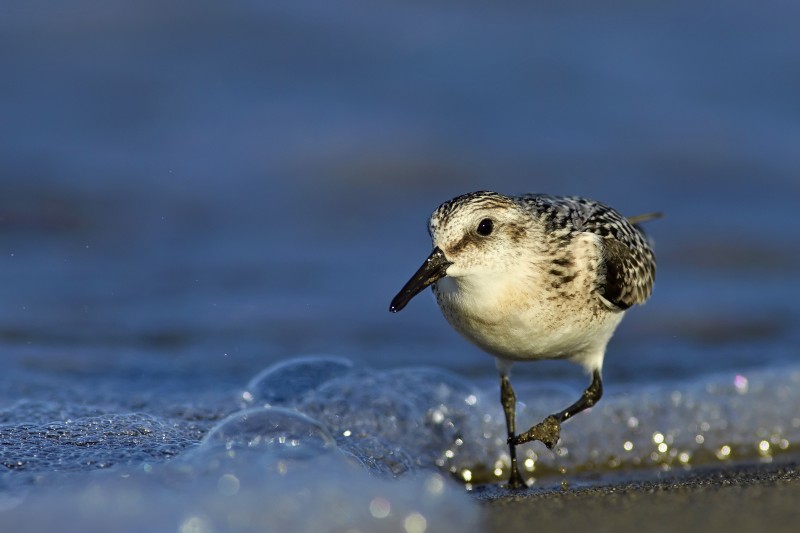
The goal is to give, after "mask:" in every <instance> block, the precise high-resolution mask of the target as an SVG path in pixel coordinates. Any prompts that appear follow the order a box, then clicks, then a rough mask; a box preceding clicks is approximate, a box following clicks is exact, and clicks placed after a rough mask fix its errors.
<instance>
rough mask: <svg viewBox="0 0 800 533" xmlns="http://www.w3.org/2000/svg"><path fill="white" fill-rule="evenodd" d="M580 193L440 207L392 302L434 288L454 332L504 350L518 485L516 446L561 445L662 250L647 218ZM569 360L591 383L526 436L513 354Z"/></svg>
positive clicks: (513, 480) (476, 196) (464, 198)
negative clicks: (424, 249) (646, 227)
mask: <svg viewBox="0 0 800 533" xmlns="http://www.w3.org/2000/svg"><path fill="white" fill-rule="evenodd" d="M659 216H660V214H658V213H652V214H647V215H640V216H637V217H630V218H625V217H624V216H622V215H620V214H619V213H618V212H617V211H615V210H614V209H612V208H611V207H608V206H607V205H604V204H601V203H600V202H596V201H594V200H587V199H585V198H579V197H576V196H568V197H564V196H549V195H544V194H530V195H523V196H504V195H502V194H497V193H494V192H487V191H479V192H473V193H469V194H464V195H461V196H458V197H456V198H453V199H452V200H449V201H447V202H445V203H443V204H442V205H440V206H439V207H438V208H437V209H436V211H434V212H433V215H431V218H430V221H429V222H428V231H429V233H430V235H431V239H432V241H433V252H431V254H430V256H429V257H428V259H426V260H425V262H424V263H423V265H422V266H421V267H420V268H419V270H418V271H417V272H416V274H414V276H413V277H412V278H411V279H410V280H409V281H408V283H406V284H405V286H404V287H403V288H402V289H401V290H400V292H399V293H398V294H397V296H395V297H394V299H393V300H392V303H391V306H390V307H389V310H390V311H392V312H394V313H396V312H398V311H400V310H402V309H403V308H404V307H405V306H406V304H407V303H408V302H409V301H410V300H411V299H412V298H413V297H414V296H415V295H417V294H418V293H419V292H421V291H422V290H423V289H425V287H427V286H429V285H433V293H434V295H435V296H436V301H437V303H438V304H439V307H440V308H441V310H442V313H443V314H444V316H445V318H446V319H447V321H448V322H449V323H450V325H451V326H453V328H455V330H456V331H458V332H459V333H460V334H461V335H463V336H464V337H466V339H467V340H469V341H471V342H473V343H474V344H476V345H477V346H479V347H480V348H482V349H483V350H485V351H486V352H488V353H489V354H491V355H493V356H494V357H495V358H496V363H497V368H498V370H499V372H500V400H501V402H502V404H503V412H504V414H505V418H506V427H507V428H508V446H509V452H510V456H511V464H510V476H509V481H508V485H509V487H511V488H519V487H522V486H524V485H525V483H524V481H523V479H522V476H521V475H520V473H519V470H518V468H517V458H516V446H518V445H520V444H522V443H525V442H530V441H536V440H538V441H541V442H542V443H544V444H545V446H547V447H548V448H550V449H552V448H553V447H554V446H555V445H556V443H557V442H558V440H559V438H560V434H561V423H562V422H564V421H566V420H568V419H570V418H572V417H573V416H575V415H576V414H578V413H580V412H581V411H583V410H585V409H587V408H589V407H591V406H593V405H594V404H595V403H597V401H598V400H599V399H600V397H601V395H602V394H603V380H602V376H601V370H602V366H603V357H604V355H605V351H606V345H607V344H608V341H609V339H610V338H611V335H612V334H613V333H614V330H615V329H616V327H617V325H618V324H619V322H620V320H622V316H623V315H624V314H625V310H626V309H628V308H629V307H631V306H632V305H634V304H641V303H644V302H645V300H647V298H648V297H649V296H650V293H651V291H652V289H653V282H654V280H655V272H656V262H655V256H654V255H653V251H652V249H651V248H650V245H649V244H648V242H647V238H646V237H645V235H644V233H643V232H642V230H641V229H640V228H639V226H638V223H640V222H644V221H646V220H650V219H652V218H657V217H659ZM539 359H565V360H568V361H572V362H574V363H577V364H579V365H581V366H583V367H584V368H585V369H586V371H587V372H588V373H589V374H590V375H591V384H590V385H589V387H588V388H587V389H586V390H585V391H584V392H583V394H582V395H581V397H580V398H579V399H578V401H576V402H575V403H574V404H572V405H570V406H569V407H567V408H566V409H564V410H563V411H560V412H558V413H555V414H553V415H550V416H548V417H547V418H545V419H544V420H543V421H542V422H540V423H539V424H537V425H535V426H533V427H532V428H530V429H529V430H528V431H525V432H524V433H520V434H516V431H515V422H514V418H515V408H516V397H515V395H514V389H513V388H512V387H511V382H510V381H509V370H510V368H511V365H512V363H513V362H514V361H535V360H539Z"/></svg>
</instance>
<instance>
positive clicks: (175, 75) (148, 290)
mask: <svg viewBox="0 0 800 533" xmlns="http://www.w3.org/2000/svg"><path fill="white" fill-rule="evenodd" d="M56 4H57V3H53V2H48V1H34V2H26V3H24V4H18V5H16V4H15V5H12V6H11V7H9V8H7V9H5V10H4V11H3V16H2V17H0V43H2V46H0V116H2V117H3V120H2V122H1V125H0V169H2V170H0V184H1V185H2V193H1V194H0V279H2V280H3V283H2V288H0V353H2V359H3V365H4V371H3V376H2V378H1V379H0V446H1V448H0V463H1V464H2V465H4V469H5V470H4V471H3V472H2V473H1V474H0V489H2V494H0V509H3V511H2V514H0V524H3V525H4V527H3V529H6V527H5V526H6V525H17V526H19V527H22V526H25V525H30V526H33V525H36V526H40V527H39V528H40V529H41V528H46V527H52V526H53V525H55V524H58V525H61V524H62V523H63V522H64V520H63V516H64V513H66V512H70V513H72V515H71V516H73V517H74V518H75V520H74V521H73V522H72V523H74V524H75V526H74V527H75V528H76V530H77V529H81V530H82V531H85V530H87V529H93V530H107V529H109V527H110V525H111V524H117V525H119V524H118V522H125V520H123V518H125V517H128V518H130V517H137V518H138V519H141V520H149V521H150V523H151V524H155V525H156V527H157V528H162V529H164V530H175V529H181V528H183V530H186V531H189V530H191V529H192V528H194V530H219V529H225V528H228V529H234V530H235V529H241V530H247V529H258V528H259V527H261V528H263V527H265V526H269V525H270V524H271V525H272V526H273V529H276V530H279V529H281V525H282V524H284V525H285V524H301V525H305V526H307V527H306V529H318V527H317V526H318V525H319V520H323V519H324V518H325V517H330V516H333V515H334V514H335V513H339V514H338V515H336V516H338V517H339V518H337V520H340V521H339V522H336V524H341V525H342V526H341V529H346V526H347V527H353V528H356V529H362V530H374V529H377V528H379V527H385V528H386V529H387V530H395V529H397V528H398V527H402V528H405V529H406V530H407V531H421V530H424V529H425V528H427V529H429V530H438V529H442V528H441V527H437V526H440V525H441V524H445V523H451V524H452V525H454V526H458V525H464V524H470V523H473V522H474V521H476V520H479V516H478V511H477V510H476V508H475V507H474V506H473V505H472V503H471V501H470V499H469V498H468V497H466V496H464V494H463V492H464V491H463V485H464V484H465V483H472V484H474V483H479V482H485V481H494V480H497V479H501V478H502V477H503V476H504V474H505V473H504V470H503V469H504V459H505V453H506V451H505V450H504V446H503V445H502V416H501V411H500V406H499V402H498V401H497V396H498V391H497V383H496V381H497V380H496V376H495V370H494V365H493V363H492V361H491V359H490V358H489V357H487V356H486V355H484V354H482V353H481V352H480V351H479V350H478V349H476V348H473V347H471V346H470V345H468V344H467V343H466V342H465V341H463V340H462V339H461V338H459V337H458V336H457V335H456V334H455V333H454V332H453V331H452V330H451V329H450V328H449V326H447V324H446V323H445V321H444V320H443V319H442V317H441V316H440V314H439V312H438V310H437V309H436V306H435V304H434V302H433V301H432V299H431V298H430V297H425V296H424V295H422V296H421V297H418V298H417V299H415V300H414V301H413V302H412V303H411V304H410V305H409V307H408V308H407V309H406V310H404V311H403V312H402V313H400V314H398V315H391V314H390V313H389V312H388V310H387V308H388V303H389V300H390V299H391V297H392V296H393V295H394V294H395V293H396V291H397V290H398V289H399V288H400V286H402V284H403V283H404V282H405V281H406V280H407V279H408V277H409V276H410V275H411V273H413V271H414V270H415V269H416V268H417V267H418V266H419V264H420V263H421V262H422V260H423V259H424V258H425V257H426V256H427V253H428V252H429V246H430V243H429V242H428V237H427V234H426V232H425V229H424V224H425V220H426V217H427V216H428V215H429V213H430V211H432V210H433V209H434V208H435V207H436V206H437V205H438V204H439V203H440V202H441V201H443V200H445V199H447V198H449V197H452V196H454V195H456V194H459V193H462V192H465V191H468V190H475V189H483V188H491V189H495V190H498V191H500V192H505V193H515V192H528V191H541V192H549V193H554V194H581V195H586V196H589V197H594V198H597V199H600V200H603V201H605V202H607V203H609V204H611V205H614V206H615V207H617V208H619V209H620V210H621V211H623V212H624V213H627V214H636V213H639V212H649V211H654V210H660V211H664V212H665V213H666V215H667V216H666V218H664V219H662V220H658V221H653V222H652V223H649V224H648V225H647V229H648V231H649V233H650V235H651V236H652V237H653V239H654V241H655V243H656V252H657V256H658V262H659V263H658V264H659V271H658V280H657V284H656V289H655V293H654V296H653V299H652V301H651V302H649V303H648V304H647V305H646V306H644V307H642V308H637V309H633V310H632V311H631V312H630V313H629V314H628V316H627V317H626V318H625V320H624V321H623V323H622V325H621V327H620V328H619V331H618V333H617V335H616V336H615V338H614V339H613V340H612V343H611V345H610V346H609V351H608V356H607V358H606V365H605V367H604V377H605V383H606V394H605V396H604V399H603V401H602V402H601V403H600V404H599V405H598V406H597V407H596V408H594V409H593V410H592V411H591V412H589V413H586V414H582V415H581V416H580V417H579V418H576V419H575V420H574V421H571V422H570V423H568V424H566V425H565V426H564V431H563V433H562V436H563V440H562V443H561V445H560V447H559V448H558V449H557V450H556V451H555V452H549V451H547V450H544V449H543V448H542V447H540V446H538V445H535V444H534V445H528V446H525V447H523V448H522V453H523V455H524V457H525V459H526V460H528V462H527V467H526V470H527V475H528V477H529V478H531V479H533V480H534V482H535V484H537V485H538V486H548V485H549V484H551V483H559V482H560V481H561V480H562V479H566V480H567V481H568V482H571V481H573V480H576V479H579V478H580V479H585V476H586V475H587V473H596V475H597V476H598V478H599V479H600V480H602V479H603V476H604V475H606V474H609V475H610V474H611V473H614V475H622V476H625V475H629V476H636V475H640V473H642V472H659V471H662V470H664V469H670V470H672V471H675V470H682V469H684V468H692V467H694V466H697V465H708V464H717V463H722V464H726V463H727V462H730V461H736V460H749V461H770V460H774V459H775V458H776V457H786V456H791V454H793V453H795V450H796V447H797V442H798V438H800V429H799V427H800V399H799V398H798V397H797V392H796V391H797V389H798V387H797V381H798V373H799V372H800V367H798V366H797V365H798V364H800V360H798V348H797V347H798V345H800V329H798V327H797V324H798V323H800V321H799V320H798V318H799V317H798V315H799V314H800V311H798V309H797V306H796V302H797V301H798V298H800V284H798V283H797V282H796V279H795V275H796V273H797V272H798V269H800V244H798V243H800V238H798V237H800V235H798V233H800V232H798V231H797V229H796V227H797V224H796V221H795V213H796V210H797V207H798V199H800V179H798V176H797V169H798V168H800V155H798V151H797V149H796V147H797V146H798V143H800V110H799V109H798V107H797V102H796V94H797V93H798V92H800V70H799V69H798V67H797V65H798V64H800V62H798V59H800V58H798V50H800V46H798V44H800V43H798V37H797V36H796V28H795V24H794V21H796V20H797V15H798V13H797V10H798V8H797V7H796V6H794V5H793V4H791V3H786V2H781V1H774V2H768V3H767V4H764V3H761V4H759V6H754V5H750V4H748V3H745V2H738V3H737V2H734V3H729V4H728V5H727V6H726V8H725V9H724V11H722V10H721V8H718V7H717V5H716V4H714V3H712V2H700V3H697V2H692V3H689V2H678V3H671V4H670V5H669V6H634V5H627V4H619V5H615V6H606V7H604V8H600V7H598V6H595V5H594V4H591V5H590V4H589V3H583V4H582V3H578V4H570V5H566V4H564V5H558V6H548V7H547V8H546V9H545V8H542V7H533V6H527V7H526V6H519V5H511V4H509V5H502V6H493V7H491V8H487V7H483V6H479V5H477V4H470V5H461V6H459V7H458V8H455V7H453V6H450V5H447V4H445V3H430V2H429V3H425V4H424V5H423V4H419V5H413V4H412V5H409V4H403V5H400V4H397V5H393V4H390V3H374V2H358V1H354V2H346V3H345V4H339V5H337V6H336V7H333V6H328V5H327V4H325V3H323V2H319V3H316V2H301V3H296V2H295V3H292V4H287V5H278V4H273V3H260V2H251V3H250V2H245V3H241V4H238V5H237V6H226V7H225V8H224V9H223V8H221V7H220V6H217V5H215V4H213V3H210V2H209V3H200V4H198V3H196V2H194V3H181V2H176V3H173V4H170V5H168V6H165V5H164V4H163V3H158V2H138V3H137V4H136V5H135V6H132V5H128V4H127V3H124V2H113V1H112V2H102V3H96V2H93V1H90V0H81V1H80V2H77V3H75V2H73V3H72V4H71V7H70V8H69V9H67V8H64V7H63V6H61V5H60V4H59V5H56ZM303 357H311V359H305V360H304V359H299V361H298V358H303ZM303 361H305V364H303ZM273 365H279V366H278V367H277V369H276V367H274V366H273ZM281 365H282V366H281ZM422 367H424V368H422ZM513 382H514V385H515V388H516V390H517V396H518V398H519V400H520V402H521V405H520V407H521V415H520V416H521V418H522V422H521V425H524V424H525V423H533V422H536V421H538V419H540V418H541V417H542V416H544V415H545V414H547V413H549V412H550V411H552V410H553V409H557V408H561V407H563V406H565V405H566V404H567V403H570V402H571V401H573V400H574V399H575V398H577V396H578V394H579V393H580V391H581V390H582V388H583V387H585V386H586V383H587V378H586V377H585V376H583V375H582V374H581V372H580V370H579V369H578V368H575V367H572V366H570V365H567V364H561V363H540V364H535V365H517V366H516V367H515V371H514V378H513ZM248 395H249V396H248ZM267 404H269V405H270V406H271V407H269V408H266V409H267V412H262V411H257V412H258V413H261V414H259V416H257V417H255V418H256V422H251V423H250V425H248V424H244V426H242V425H241V424H238V425H237V422H235V421H234V422H231V421H228V422H225V420H226V417H228V416H234V417H236V416H237V413H239V415H238V416H239V417H241V416H243V415H242V414H241V413H242V412H243V411H242V410H243V409H248V410H249V409H262V410H263V409H265V408H264V405H267ZM269 409H290V410H292V411H296V412H299V413H302V414H303V415H304V416H306V417H308V418H302V419H301V418H298V419H294V418H291V417H288V418H287V417H286V416H285V413H284V412H283V411H270V410H269ZM244 412H245V413H253V411H244ZM262 415H263V416H262ZM273 415H274V417H276V419H280V420H279V421H282V422H281V423H280V424H278V423H277V422H275V420H273V419H272V416H273ZM248 416H250V415H248ZM280 417H284V418H280ZM297 420H300V421H301V422H302V423H301V422H297ZM295 422H297V424H299V425H296V424H294V423H295ZM276 424H277V425H276ZM287 425H288V426H289V427H288V428H287V427H286V426H287ZM226 428H227V429H226ZM292 428H294V429H292ZM282 431H289V432H290V433H291V431H297V432H299V433H298V434H297V435H299V436H297V435H295V436H297V438H294V437H292V438H289V439H288V441H289V442H292V441H297V442H298V445H297V446H295V447H291V446H287V445H286V441H287V439H286V438H285V437H286V435H284V438H283V442H280V440H281V435H279V434H280V433H281V432H282ZM345 433H348V434H347V435H346V434H345ZM210 435H217V436H219V435H223V436H226V437H225V438H223V439H222V441H225V442H228V441H231V442H233V443H232V444H230V447H226V446H227V445H226V444H224V443H223V445H222V448H225V450H224V451H221V449H220V443H219V442H216V443H214V442H212V439H211V436H210ZM226 439H227V440H226ZM254 441H257V444H253V442H254ZM306 446H307V447H309V450H310V451H305V447H306ZM295 448H302V449H303V450H301V451H302V453H299V454H298V453H297V450H295ZM244 450H247V451H244ZM231 452H235V453H233V456H231ZM281 465H283V466H281ZM254 472H255V473H254ZM259 472H261V473H264V475H258V473H259ZM498 474H499V475H498ZM234 479H235V480H237V481H234ZM432 480H433V481H432ZM596 481H597V479H595V482H596ZM237 482H238V484H239V485H238V486H239V488H238V489H236V490H234V486H235V485H236V483H237ZM343 486H345V487H346V488H347V490H346V491H343V490H342V487H343ZM431 487H433V489H436V490H433V492H430V491H431ZM426 491H427V492H426ZM433 493H435V494H436V498H440V499H441V500H440V501H441V502H445V503H443V504H441V505H433V504H431V503H430V501H429V500H430V498H431V497H432V496H431V494H433ZM287 495H291V497H288V496H287ZM303 498H306V499H303ZM288 500H297V501H301V502H305V503H301V504H297V505H295V506H294V507H293V506H292V505H289V504H288V503H287V501H288ZM254 501H258V502H259V505H258V506H255V507H254V505H251V502H254ZM310 502H313V504H312V503H310ZM387 504H388V506H389V509H390V510H389V511H388V512H387V511H386V508H387V507H386V506H387ZM432 505H433V506H432ZM256 507H257V508H256ZM41 509H51V510H52V512H42V511H41ZM278 511H281V512H280V513H279V512H278ZM262 513H263V514H262ZM281 513H283V514H281ZM384 513H385V516H384V517H383V518H381V516H382V515H384ZM277 516H280V517H281V518H276V517H277ZM420 519H422V521H421V520H420ZM407 521H408V523H406V522H407ZM448 521H454V522H448ZM423 522H424V524H423ZM125 523H127V524H128V525H126V526H125V527H128V528H129V529H131V530H137V528H136V527H135V526H136V525H140V524H141V522H137V521H136V520H128V521H127V522H125ZM423 525H424V527H423ZM337 527H338V526H336V525H332V526H330V528H331V529H336V528H337ZM203 528H206V529H203Z"/></svg>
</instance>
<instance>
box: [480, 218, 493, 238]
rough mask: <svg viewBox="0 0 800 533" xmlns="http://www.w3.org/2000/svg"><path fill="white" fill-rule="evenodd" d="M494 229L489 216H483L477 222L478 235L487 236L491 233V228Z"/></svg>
mask: <svg viewBox="0 0 800 533" xmlns="http://www.w3.org/2000/svg"><path fill="white" fill-rule="evenodd" d="M493 229H494V222H492V219H491V218H484V219H483V220H481V221H480V223H479V224H478V235H483V236H484V237H488V236H489V235H491V234H492V230H493Z"/></svg>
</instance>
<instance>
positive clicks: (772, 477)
mask: <svg viewBox="0 0 800 533" xmlns="http://www.w3.org/2000/svg"><path fill="white" fill-rule="evenodd" d="M475 497H476V498H478V499H479V501H481V502H482V503H483V504H484V506H485V517H486V530H488V531H548V532H556V531H565V532H572V531H575V532H578V531H580V532H588V531H614V532H619V531H648V532H650V531H684V532H688V531H708V532H711V531H764V532H767V531H769V532H777V531H787V532H788V531H793V532H796V531H800V466H798V464H797V463H790V464H781V465H745V466H737V467H731V468H727V469H709V470H705V471H700V472H693V473H689V474H674V475H664V476H662V479H659V480H649V481H638V482H622V483H610V484H607V485H601V486H593V487H582V488H567V489H559V488H549V489H536V488H534V489H528V490H525V491H520V492H515V493H509V492H508V491H507V490H504V489H502V488H498V487H486V488H480V489H478V490H476V491H475Z"/></svg>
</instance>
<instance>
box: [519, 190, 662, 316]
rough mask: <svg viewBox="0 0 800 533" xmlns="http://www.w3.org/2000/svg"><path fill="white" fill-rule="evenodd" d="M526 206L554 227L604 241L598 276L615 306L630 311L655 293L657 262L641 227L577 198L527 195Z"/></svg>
mask: <svg viewBox="0 0 800 533" xmlns="http://www.w3.org/2000/svg"><path fill="white" fill-rule="evenodd" d="M520 200H521V201H522V203H523V205H525V206H526V207H527V208H529V209H532V210H535V211H537V212H538V213H539V214H541V215H543V216H544V219H545V220H547V221H548V223H549V224H550V225H551V229H554V230H556V233H559V232H558V229H560V228H563V229H564V230H565V231H567V232H569V233H573V234H574V232H589V233H594V234H595V235H598V236H599V237H600V238H601V239H602V240H601V242H602V246H603V264H602V265H601V266H600V270H599V272H598V278H599V287H598V290H599V292H600V295H601V296H602V297H603V298H604V299H605V300H606V301H608V302H609V303H610V304H612V305H613V306H615V307H617V308H619V309H627V308H629V307H630V306H632V305H634V304H641V303H644V302H645V300H647V298H648V297H649V296H650V293H651V292H652V291H653V283H654V282H655V274H656V261H655V256H654V255H653V250H652V249H651V247H650V244H649V243H648V241H647V237H646V236H645V235H644V232H643V231H642V230H641V228H639V226H637V225H635V224H632V223H631V222H630V221H628V219H626V218H625V217H624V216H622V215H621V214H619V213H618V212H617V211H616V210H614V209H613V208H611V207H609V206H607V205H605V204H602V203H600V202H596V201H594V200H588V199H586V198H580V197H577V196H569V197H562V196H549V195H542V194H536V195H526V196H523V197H521V198H520Z"/></svg>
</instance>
